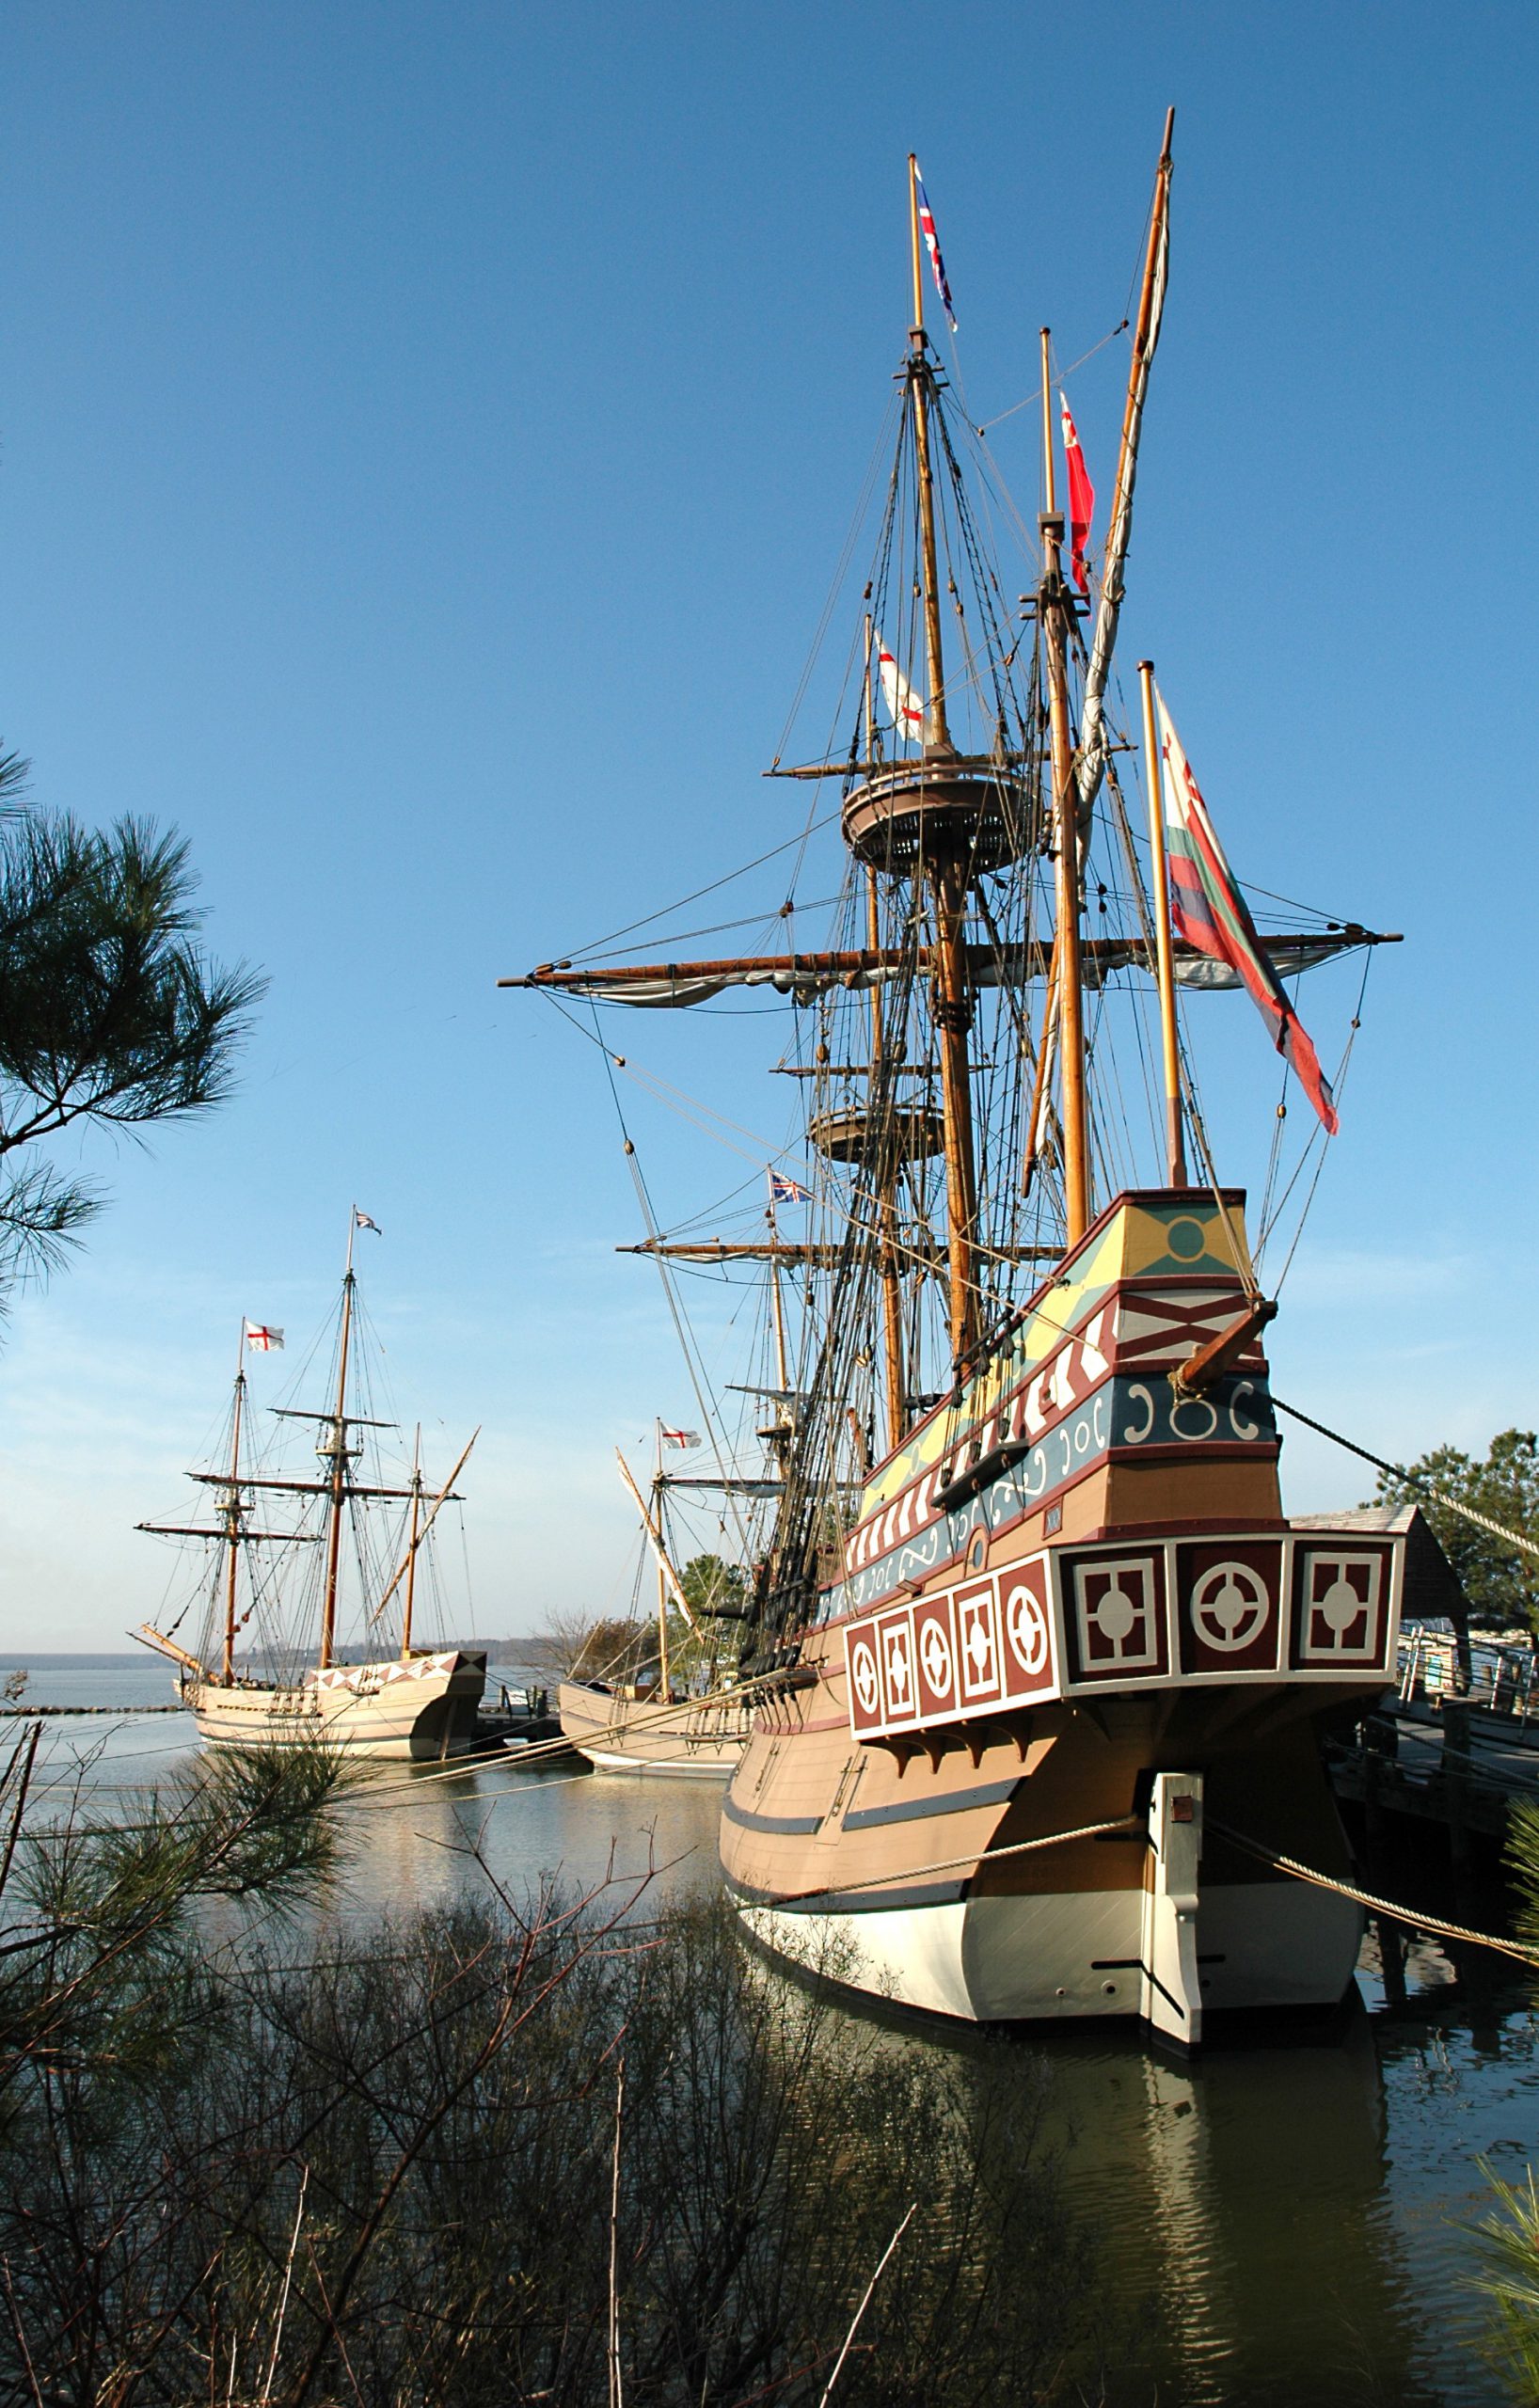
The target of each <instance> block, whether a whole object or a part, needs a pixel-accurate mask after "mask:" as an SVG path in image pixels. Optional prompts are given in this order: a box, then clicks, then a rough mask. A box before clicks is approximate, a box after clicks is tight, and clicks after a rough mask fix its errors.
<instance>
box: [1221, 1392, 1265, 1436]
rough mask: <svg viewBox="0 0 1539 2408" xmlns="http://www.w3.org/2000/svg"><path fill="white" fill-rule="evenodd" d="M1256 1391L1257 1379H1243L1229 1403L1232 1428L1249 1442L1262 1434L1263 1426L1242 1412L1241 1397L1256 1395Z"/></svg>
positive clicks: (1237, 1434)
mask: <svg viewBox="0 0 1539 2408" xmlns="http://www.w3.org/2000/svg"><path fill="white" fill-rule="evenodd" d="M1255 1393H1256V1383H1255V1381H1254V1380H1242V1381H1241V1382H1240V1384H1239V1386H1238V1387H1237V1388H1236V1389H1235V1391H1234V1394H1233V1395H1232V1396H1231V1397H1230V1403H1229V1414H1230V1429H1231V1430H1232V1431H1233V1433H1234V1434H1235V1436H1236V1437H1237V1438H1240V1439H1244V1440H1245V1442H1246V1443H1247V1444H1248V1442H1249V1441H1250V1440H1251V1439H1252V1438H1259V1437H1260V1436H1261V1423H1260V1422H1259V1421H1252V1420H1251V1418H1250V1417H1249V1415H1248V1414H1245V1413H1242V1412H1241V1410H1240V1399H1241V1398H1242V1397H1243V1396H1254V1395H1255Z"/></svg>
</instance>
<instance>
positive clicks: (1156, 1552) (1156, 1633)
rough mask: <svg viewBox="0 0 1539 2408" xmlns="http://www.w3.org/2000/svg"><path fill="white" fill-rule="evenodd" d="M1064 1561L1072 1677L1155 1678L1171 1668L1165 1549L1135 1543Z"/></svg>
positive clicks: (1075, 1555) (1072, 1555) (1074, 1555)
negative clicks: (1167, 1626) (1166, 1605)
mask: <svg viewBox="0 0 1539 2408" xmlns="http://www.w3.org/2000/svg"><path fill="white" fill-rule="evenodd" d="M1059 1560H1060V1562H1061V1563H1062V1566H1063V1583H1064V1588H1063V1604H1064V1614H1063V1619H1064V1629H1065V1632H1066V1634H1067V1637H1068V1640H1069V1664H1070V1676H1071V1679H1073V1680H1075V1681H1126V1680H1153V1679H1157V1678H1158V1677H1160V1676H1161V1675H1162V1674H1164V1673H1166V1672H1168V1671H1169V1670H1170V1635H1169V1631H1168V1629H1167V1628H1166V1608H1165V1557H1164V1552H1163V1550H1162V1549H1161V1548H1159V1547H1157V1546H1147V1547H1146V1546H1139V1545H1136V1544H1134V1545H1128V1546H1120V1547H1106V1548H1098V1549H1097V1550H1096V1552H1095V1553H1094V1554H1089V1553H1066V1554H1064V1555H1063V1556H1061V1557H1060V1559H1059Z"/></svg>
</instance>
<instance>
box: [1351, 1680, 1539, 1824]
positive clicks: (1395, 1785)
mask: <svg viewBox="0 0 1539 2408" xmlns="http://www.w3.org/2000/svg"><path fill="white" fill-rule="evenodd" d="M1327 1760H1328V1762H1329V1766H1330V1775H1331V1782H1332V1785H1333V1786H1334V1788H1335V1791H1336V1794H1337V1797H1338V1798H1341V1799H1342V1800H1343V1801H1344V1802H1347V1803H1350V1804H1352V1805H1355V1806H1358V1807H1361V1808H1362V1809H1363V1811H1364V1812H1365V1814H1367V1815H1368V1817H1369V1819H1370V1822H1371V1823H1372V1821H1374V1820H1375V1819H1377V1818H1380V1817H1383V1816H1389V1815H1393V1816H1397V1817H1406V1818H1409V1819H1411V1820H1414V1821H1418V1822H1423V1823H1436V1824H1439V1825H1440V1826H1441V1827H1442V1829H1443V1830H1445V1831H1446V1832H1447V1833H1448V1836H1449V1843H1450V1846H1451V1847H1452V1852H1453V1854H1454V1856H1455V1857H1458V1856H1461V1855H1463V1854H1465V1853H1466V1852H1467V1851H1468V1846H1469V1844H1470V1842H1471V1841H1472V1840H1477V1839H1478V1840H1483V1841H1485V1842H1487V1843H1494V1844H1495V1845H1497V1846H1501V1845H1502V1844H1503V1843H1504V1842H1505V1840H1506V1836H1507V1821H1508V1816H1509V1814H1511V1812H1512V1808H1513V1806H1514V1804H1515V1801H1516V1800H1518V1799H1519V1798H1529V1799H1531V1800H1533V1801H1534V1802H1536V1803H1539V1723H1535V1722H1534V1721H1533V1720H1532V1719H1530V1718H1529V1717H1528V1716H1526V1715H1524V1716H1521V1717H1520V1716H1518V1715H1515V1714H1503V1713H1498V1712H1493V1711H1491V1710H1490V1709H1489V1708H1485V1707H1482V1706H1480V1705H1476V1704H1473V1703H1470V1702H1469V1701H1468V1700H1464V1699H1454V1698H1448V1699H1444V1700H1442V1701H1440V1702H1439V1703H1438V1705H1437V1706H1436V1707H1433V1706H1430V1705H1428V1704H1426V1703H1421V1702H1420V1701H1419V1702H1416V1703H1411V1704H1404V1703H1401V1701H1400V1700H1399V1699H1396V1698H1390V1699H1388V1700H1387V1701H1386V1703H1385V1704H1384V1706H1383V1708H1382V1709H1381V1710H1380V1711H1379V1712H1378V1713H1376V1714H1372V1715H1370V1716H1368V1717H1366V1718H1365V1719H1364V1720H1363V1722H1362V1723H1360V1724H1359V1726H1358V1730H1357V1737H1356V1739H1355V1740H1354V1741H1352V1742H1349V1743H1345V1744H1342V1743H1333V1744H1331V1745H1330V1746H1329V1747H1328V1749H1327Z"/></svg>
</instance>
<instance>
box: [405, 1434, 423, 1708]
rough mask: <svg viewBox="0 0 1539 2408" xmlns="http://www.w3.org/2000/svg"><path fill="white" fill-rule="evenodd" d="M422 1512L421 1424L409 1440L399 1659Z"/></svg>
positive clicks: (412, 1599)
mask: <svg viewBox="0 0 1539 2408" xmlns="http://www.w3.org/2000/svg"><path fill="white" fill-rule="evenodd" d="M421 1514H422V1425H421V1423H420V1421H419V1423H418V1424H417V1431H416V1435H415V1436H414V1437H413V1439H412V1442H411V1537H410V1540H409V1541H408V1543H407V1546H406V1600H405V1607H404V1608H403V1610H402V1615H401V1661H402V1662H403V1664H404V1663H405V1661H406V1658H407V1657H408V1656H410V1654H411V1617H412V1608H413V1607H414V1606H415V1605H416V1603H417V1542H418V1539H419V1537H420V1529H421Z"/></svg>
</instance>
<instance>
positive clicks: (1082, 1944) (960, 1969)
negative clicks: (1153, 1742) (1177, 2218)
mask: <svg viewBox="0 0 1539 2408" xmlns="http://www.w3.org/2000/svg"><path fill="white" fill-rule="evenodd" d="M1202 1788H1203V1783H1202V1776H1201V1774H1200V1773H1184V1774H1181V1773H1166V1772H1162V1773H1157V1774H1156V1775H1155V1777H1154V1788H1153V1797H1152V1798H1151V1800H1150V1812H1149V1855H1148V1858H1147V1860H1146V1886H1145V1887H1144V1888H1143V1889H1141V1890H1133V1889H1126V1890H1086V1891H1064V1892H1051V1891H1050V1892H1046V1893H1041V1892H1039V1893H1027V1894H1023V1895H1015V1896H1011V1895H1008V1894H1000V1893H993V1894H991V1893H984V1894H983V1895H981V1896H978V1897H973V1898H958V1899H953V1900H938V1901H937V1902H936V1903H935V1904H934V1905H912V1906H895V1907H893V1908H877V1909H872V1910H871V1911H869V1912H865V1913H849V1912H846V1913H839V1912H838V1911H836V1910H835V1911H833V1912H832V1913H819V1914H817V1915H810V1914H805V1913H803V1914H797V1913H794V1912H789V1911H787V1909H785V1908H784V1907H770V1906H753V1905H744V1906H743V1907H742V1909H741V1912H742V1914H743V1918H744V1921H745V1922H746V1924H747V1925H748V1926H749V1928H750V1929H751V1930H752V1931H753V1932H754V1935H755V1937H756V1938H758V1939H760V1940H762V1941H764V1942H765V1943H766V1945H767V1946H769V1947H770V1948H772V1949H774V1950H776V1951H777V1952H778V1954H780V1955H781V1956H783V1957H790V1958H792V1959H793V1960H794V1961H795V1962H797V1963H799V1964H801V1965H804V1966H807V1967H809V1968H810V1969H812V1970H814V1971H817V1972H822V1973H824V1974H826V1975H828V1976H831V1977H832V1978H833V1979H834V1980H836V1981H840V1982H846V1983H849V1984H850V1985H851V1986H852V1987H853V1988H857V1989H863V1990H869V1991H872V1992H874V1993H875V1994H876V1995H877V1996H878V1997H880V1998H884V1999H888V2000H891V2001H893V2002H894V2003H895V2004H901V2005H904V2006H918V2007H925V2008H928V2010H929V2011H930V2012H931V2013H932V2014H939V2015H952V2016H958V2017H960V2018H962V2019H963V2020H966V2021H967V2022H970V2023H1007V2022H1027V2023H1043V2022H1058V2021H1064V2020H1069V2019H1070V2018H1076V2019H1077V2018H1079V2017H1083V2016H1123V2017H1137V2018H1139V2019H1141V2020H1143V2021H1144V2022H1146V2023H1149V2024H1151V2025H1152V2026H1153V2028H1154V2029H1155V2030H1156V2031H1157V2032H1160V2033H1163V2034H1164V2035H1165V2036H1166V2038H1168V2039H1171V2040H1173V2041H1175V2042H1177V2043H1178V2044H1179V2045H1180V2046H1182V2047H1183V2048H1195V2047H1197V2046H1198V2044H1199V2043H1200V2041H1201V2038H1202V2026H1203V2019H1204V2017H1205V2016H1207V2015H1210V2014H1223V2013H1227V2012H1230V2011H1233V2010H1235V2009H1250V2010H1252V2011H1256V2010H1264V2009H1275V2008H1277V2007H1299V2006H1315V2007H1319V2006H1334V2005H1336V2004H1338V2002H1339V2001H1340V2000H1341V1998H1342V1997H1344V1995H1345V1993H1346V1988H1347V1985H1348V1984H1349V1982H1350V1981H1351V1979H1352V1975H1353V1971H1354V1968H1355V1967H1356V1965H1357V1950H1358V1947H1359V1945H1360V1942H1361V1939H1362V1928H1363V1917H1362V1909H1360V1908H1359V1907H1357V1906H1356V1905H1355V1904H1354V1903H1353V1902H1352V1900H1351V1899H1349V1898H1342V1897H1338V1896H1335V1895H1333V1894H1332V1893H1329V1892H1328V1891H1325V1890H1320V1889H1316V1888H1313V1887H1308V1888H1307V1887H1305V1885H1304V1884H1303V1883H1301V1882H1293V1881H1245V1882H1236V1883H1233V1884H1229V1883H1223V1884H1220V1883H1215V1884H1214V1885H1213V1886H1212V1887H1211V1888H1209V1889H1207V1890H1204V1889H1203V1887H1202V1883H1201V1874H1200V1861H1201V1846H1202Z"/></svg>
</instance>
